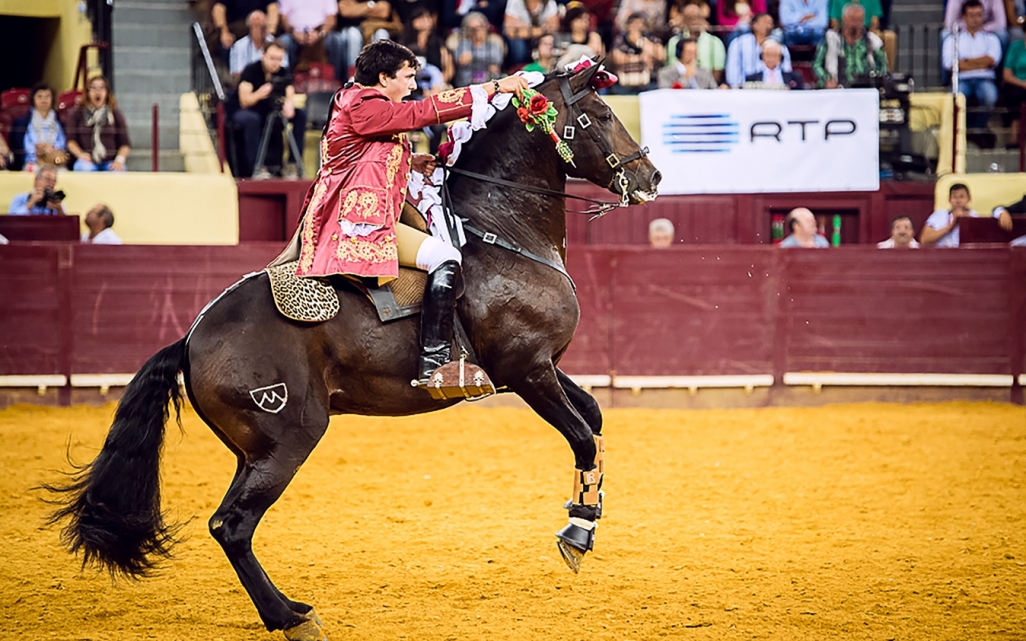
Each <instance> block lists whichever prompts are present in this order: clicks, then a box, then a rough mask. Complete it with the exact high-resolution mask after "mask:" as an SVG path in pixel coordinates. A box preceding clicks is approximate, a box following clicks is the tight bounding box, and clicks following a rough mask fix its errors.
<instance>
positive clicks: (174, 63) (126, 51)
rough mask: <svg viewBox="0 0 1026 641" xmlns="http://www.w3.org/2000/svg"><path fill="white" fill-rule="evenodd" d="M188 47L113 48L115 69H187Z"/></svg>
mask: <svg viewBox="0 0 1026 641" xmlns="http://www.w3.org/2000/svg"><path fill="white" fill-rule="evenodd" d="M190 60H191V51H190V50H189V47H187V46H186V47H115V49H114V65H115V68H116V69H140V70H149V71H162V70H168V71H178V70H180V69H185V70H188V69H189V62H190Z"/></svg>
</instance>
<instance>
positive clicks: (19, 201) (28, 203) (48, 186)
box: [7, 165, 64, 216]
mask: <svg viewBox="0 0 1026 641" xmlns="http://www.w3.org/2000/svg"><path fill="white" fill-rule="evenodd" d="M56 186H57V167H56V166H55V165H40V166H39V169H37V170H36V179H35V182H34V183H33V184H32V191H29V192H25V193H23V194H18V195H17V196H15V197H14V198H13V199H12V200H11V206H10V207H9V208H8V210H7V213H8V214H11V215H12V216H19V215H20V216H28V215H33V216H63V215H64V205H63V204H62V201H63V200H64V192H63V191H60V190H56V191H55V190H54V187H56Z"/></svg>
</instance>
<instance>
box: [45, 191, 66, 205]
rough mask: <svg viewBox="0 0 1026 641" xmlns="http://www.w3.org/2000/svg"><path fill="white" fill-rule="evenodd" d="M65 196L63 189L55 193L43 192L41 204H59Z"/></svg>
mask: <svg viewBox="0 0 1026 641" xmlns="http://www.w3.org/2000/svg"><path fill="white" fill-rule="evenodd" d="M66 196H67V194H65V193H64V190H63V189H58V190H57V191H51V190H49V189H44V190H43V202H44V203H59V202H61V201H62V200H64V198H65V197H66Z"/></svg>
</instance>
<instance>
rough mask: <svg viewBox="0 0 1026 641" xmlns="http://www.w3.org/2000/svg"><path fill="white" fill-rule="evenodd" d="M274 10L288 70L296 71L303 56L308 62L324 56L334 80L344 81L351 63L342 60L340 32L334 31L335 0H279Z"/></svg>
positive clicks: (343, 48)
mask: <svg viewBox="0 0 1026 641" xmlns="http://www.w3.org/2000/svg"><path fill="white" fill-rule="evenodd" d="M278 9H279V12H280V13H279V15H280V18H281V24H282V35H281V36H280V38H279V39H280V40H281V42H282V44H283V45H284V46H285V50H286V51H287V52H288V54H289V61H291V63H292V67H291V68H292V69H297V68H299V63H300V61H301V59H302V58H303V57H305V58H306V59H307V60H308V61H311V62H314V61H318V60H322V59H324V58H325V57H326V58H327V61H328V62H329V63H331V65H332V66H333V67H334V68H335V78H336V79H345V78H346V77H347V67H348V65H349V64H351V63H352V62H353V61H351V60H346V54H345V47H344V46H343V45H344V43H343V33H342V32H338V31H335V22H336V20H337V19H338V4H337V3H336V2H335V0H280V2H279V3H278ZM345 33H348V31H347V32H345ZM359 46H360V45H359V44H357V47H359Z"/></svg>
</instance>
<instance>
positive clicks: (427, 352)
mask: <svg viewBox="0 0 1026 641" xmlns="http://www.w3.org/2000/svg"><path fill="white" fill-rule="evenodd" d="M459 277H460V264H459V263H457V262H456V261H454V260H450V261H448V262H445V263H442V264H441V265H440V266H439V267H438V269H436V270H435V271H433V272H431V273H430V274H428V279H427V285H426V286H425V287H424V303H423V306H422V308H421V312H420V378H419V379H418V380H419V382H420V384H421V385H426V384H427V382H428V379H429V378H430V377H431V373H432V372H434V371H435V370H436V369H438V368H439V367H441V366H442V365H445V364H446V363H448V362H449V361H451V360H452V319H453V314H454V313H455V312H454V308H455V306H456V280H457V279H458V278H459Z"/></svg>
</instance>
